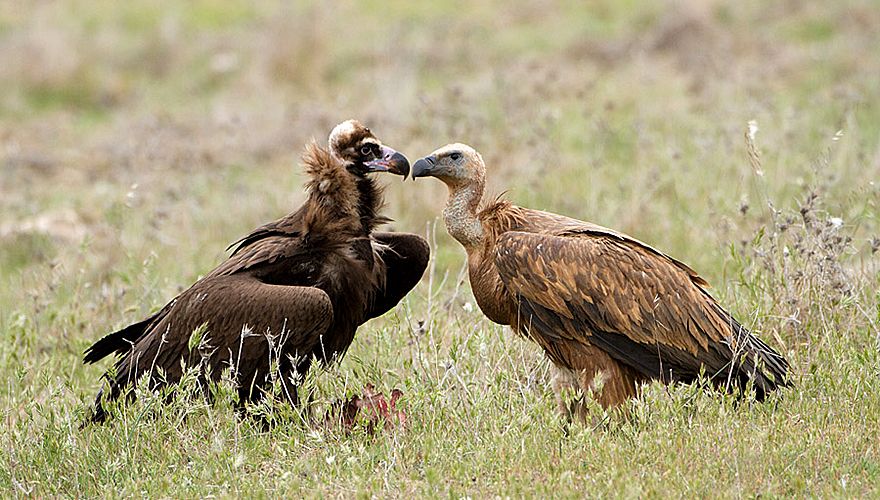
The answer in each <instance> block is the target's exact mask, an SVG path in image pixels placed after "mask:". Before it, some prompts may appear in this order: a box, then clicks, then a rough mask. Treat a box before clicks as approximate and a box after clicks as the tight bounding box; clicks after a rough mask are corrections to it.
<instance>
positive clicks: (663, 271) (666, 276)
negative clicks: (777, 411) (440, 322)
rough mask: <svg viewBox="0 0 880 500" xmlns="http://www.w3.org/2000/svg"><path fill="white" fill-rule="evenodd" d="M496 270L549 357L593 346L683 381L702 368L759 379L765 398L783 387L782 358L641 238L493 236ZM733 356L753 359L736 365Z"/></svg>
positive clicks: (692, 275) (650, 373)
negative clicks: (760, 367)
mask: <svg viewBox="0 0 880 500" xmlns="http://www.w3.org/2000/svg"><path fill="white" fill-rule="evenodd" d="M495 264H496V267H497V268H498V271H499V274H500V276H501V279H502V281H503V282H504V284H505V286H506V287H507V288H508V289H509V290H510V292H511V293H512V294H514V296H515V297H517V299H518V305H519V308H520V315H521V318H520V319H521V322H522V325H523V327H524V328H525V329H526V330H528V332H527V333H528V335H529V336H531V337H532V338H534V339H535V340H536V341H537V342H538V343H539V344H541V345H542V346H543V347H544V348H545V349H546V350H547V351H548V353H551V355H552V352H553V351H559V347H558V346H554V344H555V343H559V342H575V343H580V344H585V345H595V346H597V347H599V348H601V349H603V350H605V351H606V352H607V353H608V354H610V355H611V356H612V357H613V358H615V359H617V360H618V361H619V362H622V363H624V364H626V365H629V366H631V367H633V368H634V369H636V370H638V371H639V372H641V373H642V374H644V375H645V376H648V377H652V378H661V379H667V378H671V379H673V380H682V381H690V380H693V379H695V378H696V377H697V376H698V375H699V373H700V371H701V370H705V371H706V373H707V374H708V375H709V376H713V375H714V376H717V377H719V378H720V377H721V375H722V374H724V378H725V379H726V378H727V377H726V374H727V373H728V372H730V371H731V370H733V372H734V378H736V379H737V380H739V381H740V382H742V383H745V381H746V380H747V379H750V378H754V380H755V385H756V386H760V387H759V396H763V391H764V389H772V388H774V387H775V386H776V385H777V384H783V383H784V381H783V379H784V377H785V371H786V369H787V364H786V363H785V360H784V359H783V358H782V357H781V356H780V355H779V354H778V353H776V352H775V351H773V350H772V349H770V348H769V347H767V346H766V344H763V343H762V342H760V340H758V339H756V338H755V337H753V336H752V335H750V334H748V332H746V331H745V330H744V329H742V327H741V326H740V325H739V324H738V323H735V321H733V319H732V318H731V317H730V316H729V314H727V313H726V312H725V311H724V310H723V309H721V307H720V306H718V304H717V303H716V302H715V301H714V299H712V297H711V296H710V295H709V294H708V293H707V292H706V291H705V289H704V288H703V285H704V283H705V281H703V280H702V279H701V278H700V277H699V276H697V275H696V274H695V273H694V272H693V271H692V270H691V269H690V268H688V267H687V266H685V265H684V264H681V263H678V262H677V261H675V260H673V259H671V258H669V257H667V256H665V254H662V253H660V252H658V251H656V250H653V249H652V248H650V247H648V246H646V245H644V244H640V243H638V242H636V241H635V240H628V239H627V238H626V237H623V236H622V235H619V234H607V233H603V232H597V231H572V230H566V231H564V233H562V234H536V233H527V232H518V231H510V232H507V233H504V234H502V235H501V236H500V237H499V238H498V240H497V243H496V247H495ZM734 323H735V324H736V326H737V327H738V328H739V329H740V333H741V332H745V335H746V336H745V337H744V336H742V335H740V334H739V333H737V332H736V331H735V330H734V328H733V324H734ZM759 343H760V346H759ZM759 351H760V352H759ZM734 352H738V353H739V352H745V353H747V354H750V355H751V356H748V357H746V359H743V360H737V359H735V358H736V356H735V355H734ZM756 357H757V358H760V359H761V361H762V362H763V364H764V365H765V367H766V366H767V365H772V366H769V370H770V374H771V375H772V377H771V378H772V379H773V380H771V379H768V378H767V377H765V374H764V373H761V372H758V371H757V370H756V368H755V362H756V360H755V358H756ZM555 361H564V360H555ZM774 380H775V381H774Z"/></svg>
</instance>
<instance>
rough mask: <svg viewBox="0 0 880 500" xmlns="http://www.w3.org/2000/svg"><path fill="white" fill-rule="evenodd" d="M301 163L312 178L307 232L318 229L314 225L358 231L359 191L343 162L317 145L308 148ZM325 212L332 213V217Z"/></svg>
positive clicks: (309, 190)
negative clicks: (329, 225) (333, 226)
mask: <svg viewBox="0 0 880 500" xmlns="http://www.w3.org/2000/svg"><path fill="white" fill-rule="evenodd" d="M302 161H303V168H304V170H305V172H306V175H308V176H309V178H310V179H309V181H308V182H307V183H306V190H307V191H308V192H309V199H310V201H312V202H313V203H310V204H309V205H308V211H307V212H306V215H305V222H306V228H307V229H308V230H312V229H316V228H313V226H314V225H315V224H333V225H336V224H338V225H339V226H340V227H339V229H343V228H344V229H347V230H349V231H351V230H355V229H358V226H359V225H360V213H359V211H358V195H359V193H358V187H357V183H356V181H355V179H354V178H353V177H352V176H351V175H350V174H349V173H348V172H347V171H346V169H345V166H344V165H343V164H342V161H341V160H340V159H339V158H337V157H335V156H334V155H333V154H331V153H330V151H327V150H326V149H324V148H322V147H321V146H318V143H317V142H315V141H312V142H310V143H309V144H306V147H305V149H304V150H303V154H302ZM325 211H332V213H333V216H332V217H331V216H329V215H328V214H327V213H325ZM322 229H323V228H322Z"/></svg>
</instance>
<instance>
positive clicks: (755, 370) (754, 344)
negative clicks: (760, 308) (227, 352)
mask: <svg viewBox="0 0 880 500" xmlns="http://www.w3.org/2000/svg"><path fill="white" fill-rule="evenodd" d="M727 319H728V321H729V322H730V326H731V328H732V330H733V334H734V337H735V338H736V339H738V341H737V342H736V344H737V345H738V346H741V347H740V348H739V349H736V350H735V351H736V352H734V355H735V356H736V357H737V358H738V359H739V360H740V361H734V363H735V366H736V367H737V370H736V373H735V377H734V380H731V381H732V382H734V383H736V384H737V385H739V386H741V387H744V386H745V385H746V384H747V383H748V382H749V381H751V382H752V386H753V387H754V391H755V399H757V400H758V401H763V400H764V398H765V397H766V396H767V394H768V393H769V392H772V391H775V390H777V389H779V388H781V387H790V386H791V385H792V384H791V380H790V379H789V377H788V369H789V365H788V361H786V360H785V358H784V357H783V356H782V354H779V353H778V352H776V350H774V349H773V348H772V347H770V346H769V345H767V344H765V343H764V342H763V341H762V340H761V339H759V338H758V337H756V336H754V335H752V334H751V333H750V332H749V331H748V330H747V329H746V328H745V327H744V326H742V325H741V324H739V322H738V321H737V320H736V319H735V318H733V317H732V316H730V315H729V314H728V315H727Z"/></svg>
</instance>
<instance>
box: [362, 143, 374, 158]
mask: <svg viewBox="0 0 880 500" xmlns="http://www.w3.org/2000/svg"><path fill="white" fill-rule="evenodd" d="M372 152H373V148H371V147H370V145H369V144H364V145H363V146H361V154H362V155H364V156H367V155H368V154H370V153H372Z"/></svg>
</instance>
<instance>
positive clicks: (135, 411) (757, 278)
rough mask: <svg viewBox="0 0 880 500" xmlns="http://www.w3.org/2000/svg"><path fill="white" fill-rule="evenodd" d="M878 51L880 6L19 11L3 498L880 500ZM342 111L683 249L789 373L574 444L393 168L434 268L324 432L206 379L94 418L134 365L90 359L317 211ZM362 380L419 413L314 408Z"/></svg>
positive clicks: (11, 117) (439, 190) (9, 146)
mask: <svg viewBox="0 0 880 500" xmlns="http://www.w3.org/2000/svg"><path fill="white" fill-rule="evenodd" d="M255 4H256V5H255ZM878 39H880V5H878V4H877V3H876V2H875V1H872V0H864V1H859V0H846V1H841V2H807V1H796V0H791V1H785V2H761V1H752V0H748V1H740V2H734V1H710V2H699V1H696V0H694V1H688V0H683V1H678V2H650V1H636V0H627V1H622V2H617V1H612V0H599V1H595V2H583V3H582V2H568V1H561V2H553V1H547V2H530V3H527V4H526V3H522V4H511V2H500V1H499V2H493V1H488V0H485V1H483V0H481V1H475V2H467V3H457V2H451V1H444V2H430V3H428V2H425V3H424V5H423V4H422V3H421V2H419V3H417V2H408V1H402V0H401V1H397V0H395V1H390V2H389V1H383V2H378V1H372V0H371V1H366V2H354V1H348V2H341V3H338V4H335V5H333V6H332V7H329V6H328V5H327V4H325V3H319V2H293V3H283V4H279V3H276V2H246V1H243V0H236V1H232V2H220V1H214V0H198V1H194V2H171V1H155V2H147V1H134V2H114V1H110V0H97V1H85V0H58V1H53V2H33V3H31V2H23V1H17V0H13V1H11V2H3V3H0V61H2V63H0V169H2V173H0V418H2V421H0V456H2V458H0V495H2V496H4V497H6V496H26V495H34V496H40V497H45V496H76V497H93V496H122V495H125V496H149V497H164V496H169V497H195V496H220V497H232V496H244V495H246V496H280V495H282V494H283V495H290V496H300V495H304V496H346V497H348V496H357V497H368V496H378V497H385V496H401V497H403V496H406V497H410V496H413V495H417V496H428V497H464V496H470V497H485V496H494V495H501V496H551V495H552V496H554V497H557V496H558V497H581V496H591V497H592V496H596V497H605V496H623V497H639V496H650V497H666V496H667V495H674V496H712V497H714V496H720V497H745V496H748V497H751V496H757V495H770V496H804V495H810V496H820V497H826V496H833V497H861V496H877V495H880V332H878V328H880V326H878V321H880V319H878V316H880V306H878V304H880V296H878V292H877V289H878V285H880V283H878V281H880V280H878V273H877V268H878V267H877V264H878V259H877V254H876V252H877V250H878V248H880V221H878V213H880V212H878V203H880V185H878V183H880V85H878V77H877V75H880V58H878V57H877V40H878ZM350 117H357V118H359V119H361V120H362V121H364V122H366V123H367V124H368V125H369V126H370V127H372V128H373V129H374V130H375V131H376V132H377V134H378V135H379V136H380V137H381V138H382V139H383V140H384V141H385V142H386V143H388V144H389V145H391V146H393V147H395V148H398V149H400V150H402V151H404V152H405V153H406V154H407V155H408V156H409V157H410V159H411V160H415V159H416V158H418V157H419V156H421V155H423V154H426V153H428V152H430V151H431V150H433V149H434V148H435V147H437V146H439V145H442V144H445V143H447V142H453V141H462V142H467V143H469V144H471V145H473V146H474V147H476V148H477V149H478V150H480V151H482V153H483V156H484V158H485V160H486V162H487V164H488V168H489V173H490V176H491V180H490V184H491V188H490V190H491V191H492V192H493V193H500V192H502V191H505V190H506V191H507V196H508V197H509V198H510V199H512V200H514V201H516V202H518V203H521V204H524V205H528V206H532V207H535V208H542V209H547V210H553V211H557V212H561V213H564V214H567V215H570V216H574V217H579V218H583V219H586V220H591V221H594V222H597V223H600V224H603V225H606V226H610V227H614V228H617V229H619V230H622V231H625V232H628V233H630V234H632V235H634V236H636V237H638V238H640V239H642V240H644V241H647V242H650V243H651V244H653V245H655V246H657V247H659V248H661V249H664V250H665V251H667V252H668V253H670V254H672V255H673V256H676V257H678V258H680V259H681V260H683V261H685V262H687V263H689V264H690V265H691V266H692V267H694V268H695V269H697V270H698V271H699V272H700V273H701V274H702V275H703V276H704V277H706V278H707V279H708V280H709V281H710V282H711V283H713V285H714V287H715V288H714V291H713V293H714V295H715V296H716V297H717V298H718V299H719V300H721V302H722V303H723V304H725V305H726V306H727V307H728V308H729V309H731V310H732V311H733V312H734V313H735V314H736V315H737V316H738V317H739V318H740V319H741V321H742V322H743V324H745V325H747V326H748V327H750V328H751V329H753V330H754V331H755V332H757V333H758V334H759V335H760V336H761V337H762V338H763V339H765V340H766V341H768V343H770V344H771V345H773V346H774V347H776V348H777V349H779V350H780V351H782V352H784V353H785V354H786V356H787V357H788V359H789V360H790V361H791V364H792V372H793V380H794V383H795V387H794V388H793V389H791V390H788V391H786V392H784V393H783V394H782V395H781V396H780V397H778V398H774V399H773V400H772V401H771V402H769V403H766V404H756V403H750V402H746V403H744V404H736V403H735V402H734V401H732V400H731V399H730V398H727V397H723V396H721V395H719V394H716V393H713V392H710V391H704V390H702V389H700V388H697V387H689V386H682V387H669V388H667V387H664V386H661V385H653V386H649V387H647V388H646V390H645V393H644V395H643V397H642V398H640V399H639V400H638V401H633V402H631V403H630V404H629V406H628V411H629V416H628V417H623V416H621V415H617V414H612V415H604V414H603V413H602V412H601V410H598V409H596V410H595V418H594V419H593V420H594V421H595V422H596V424H595V425H591V426H573V427H571V428H566V426H565V425H564V422H563V420H562V418H561V417H560V416H559V414H558V413H557V409H556V402H555V400H554V396H553V393H552V391H551V389H550V385H549V380H550V374H549V364H548V362H547V361H546V360H545V359H544V357H543V355H542V354H541V353H540V352H539V350H538V349H537V348H536V347H535V346H534V345H532V344H530V343H528V342H526V341H524V340H522V339H519V338H517V337H515V336H514V335H512V334H511V333H510V332H509V331H507V330H505V329H502V328H501V327H499V326H497V325H494V324H492V323H490V322H489V321H488V320H486V319H485V318H484V317H483V316H482V315H481V314H480V313H479V310H478V309H477V308H476V307H475V304H474V302H473V298H472V295H471V293H470V291H469V289H468V284H467V280H466V279H464V274H462V266H463V264H464V253H463V251H462V250H461V248H460V247H459V246H458V245H457V244H456V243H455V242H453V241H451V240H450V239H449V238H448V236H447V235H446V234H445V230H444V229H443V226H442V223H438V220H437V216H438V215H439V212H440V209H441V208H442V206H443V203H444V202H445V197H446V190H445V188H444V187H443V186H442V185H441V184H440V183H439V182H436V181H433V180H427V181H424V182H423V181H421V180H420V181H418V182H416V183H412V182H409V181H408V182H406V183H401V182H400V181H399V180H398V179H391V178H388V179H386V180H385V182H387V184H388V208H387V213H388V214H389V215H390V216H391V217H393V218H394V219H395V222H394V223H393V224H392V227H393V228H394V229H396V230H404V231H412V232H418V233H422V234H426V235H428V236H429V237H430V238H431V239H432V241H433V244H434V260H433V262H432V265H431V269H430V272H429V273H428V275H426V278H425V280H424V281H423V283H422V284H420V285H419V287H418V288H416V290H415V291H414V292H413V293H412V294H411V295H410V296H409V297H408V298H407V299H406V300H405V301H404V302H403V303H401V305H400V306H398V307H397V308H396V309H395V310H393V311H392V312H390V313H388V314H387V315H386V316H384V317H383V318H380V319H378V320H374V321H372V322H370V323H368V324H366V325H364V327H362V328H361V330H360V332H359V335H358V337H357V339H356V341H355V343H354V345H353V346H352V349H351V351H350V352H349V354H348V356H347V357H346V358H345V359H344V361H343V362H342V363H341V364H340V365H339V366H337V367H333V368H331V369H329V370H326V371H320V370H314V371H313V373H312V374H311V375H310V378H309V381H308V382H309V385H310V386H311V387H312V388H313V389H314V392H315V400H314V402H313V403H312V405H311V407H310V411H311V414H312V415H313V418H312V421H311V422H304V421H303V415H302V414H300V413H297V412H294V411H291V410H289V409H287V408H274V409H273V408H269V410H274V411H275V412H276V413H278V414H279V415H280V416H281V417H282V419H283V421H282V425H278V426H276V427H275V428H273V429H271V430H269V431H264V430H262V429H261V428H260V427H259V426H257V425H255V422H254V421H253V420H251V419H240V418H237V417H236V415H235V412H234V410H233V409H232V407H231V401H230V399H229V397H220V398H219V401H218V403H217V404H216V405H214V406H208V405H206V404H205V403H204V402H202V401H201V400H200V399H198V398H188V397H186V391H181V393H180V394H179V397H178V398H177V399H175V401H174V402H173V403H172V404H171V405H169V406H163V405H161V404H160V402H159V399H160V398H159V397H158V396H154V395H150V394H141V398H140V399H139V400H138V402H137V403H136V404H134V405H131V406H129V407H127V408H124V409H121V410H120V413H119V414H118V415H117V416H116V418H114V419H113V420H112V421H110V422H109V423H107V424H106V425H102V426H93V427H88V428H86V429H82V430H80V429H79V428H78V427H79V425H80V423H81V422H82V419H83V417H84V416H85V415H86V413H87V411H88V407H89V405H90V403H91V401H92V398H93V396H94V394H95V392H96V391H97V389H98V387H99V377H100V375H101V373H102V370H104V369H106V367H107V366H108V365H107V363H105V364H102V365H100V366H89V367H85V366H82V365H81V363H80V359H81V353H82V351H83V350H84V349H85V348H86V347H87V346H88V345H90V343H91V342H93V341H94V340H95V339H97V338H99V337H100V336H101V335H103V334H105V333H106V332H108V331H111V330H112V329H115V328H117V327H120V326H124V325H126V324H128V323H130V322H132V321H134V320H138V319H141V318H142V317H144V316H145V315H146V314H147V313H149V312H151V311H153V310H155V309H157V308H158V307H161V306H162V305H163V304H164V303H165V302H166V301H167V300H168V299H170V298H171V297H173V296H174V295H175V294H177V293H178V292H179V291H181V290H182V289H183V288H185V287H187V286H189V285H190V284H191V283H192V282H193V281H194V280H195V279H197V278H198V277H199V276H200V275H202V274H204V273H206V272H207V271H209V270H210V269H211V268H212V267H213V266H215V265H216V264H217V263H219V262H220V261H221V260H222V259H223V258H224V256H225V255H226V254H225V253H224V251H223V249H224V248H225V247H226V245H227V244H228V243H230V242H232V241H234V240H236V239H237V238H238V237H240V236H241V235H242V234H245V233H246V232H247V231H248V230H250V229H251V228H253V227H255V226H257V225H259V224H261V223H263V222H266V221H269V220H272V219H275V218H277V217H279V216H281V215H283V214H285V213H287V212H288V211H290V210H291V209H293V208H294V207H296V206H298V204H299V203H301V201H302V200H303V192H302V188H301V186H302V183H303V178H302V176H301V173H300V170H299V168H298V167H297V163H298V154H299V151H300V150H301V148H302V146H303V145H304V144H305V142H306V141H307V140H309V139H310V138H312V137H316V138H318V139H321V140H324V138H326V135H327V133H328V132H329V130H330V128H331V127H332V126H333V125H334V124H335V123H337V122H339V121H342V120H343V119H347V118H350ZM750 121H754V124H755V125H756V126H757V130H756V131H755V130H754V129H753V130H752V132H753V133H752V134H751V135H749V134H748V131H749V126H748V124H749V122H750ZM368 383H372V384H374V385H375V386H376V387H377V389H378V390H381V391H383V392H385V393H389V392H390V391H391V390H392V389H393V388H399V389H401V390H403V392H404V395H403V398H402V400H401V402H400V406H401V407H402V408H403V410H404V411H405V412H406V416H407V422H406V425H405V427H403V428H400V427H398V428H396V429H393V430H387V431H378V432H376V433H374V434H370V433H369V432H367V431H366V429H365V428H364V427H363V426H356V427H355V428H354V429H353V430H352V431H351V432H344V431H343V430H341V429H339V428H336V427H332V426H326V425H323V424H322V423H321V415H322V414H323V413H324V412H325V411H327V408H328V407H329V406H330V405H331V404H332V403H333V402H334V401H336V400H339V399H342V398H346V397H349V396H351V395H353V394H356V393H360V392H362V390H363V388H364V386H365V385H366V384H368ZM184 387H185V388H187V387H188V388H190V389H191V388H192V384H184ZM224 388H225V389H228V387H225V386H224V387H221V393H222V394H227V393H228V392H229V391H226V392H223V391H222V389H224Z"/></svg>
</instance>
